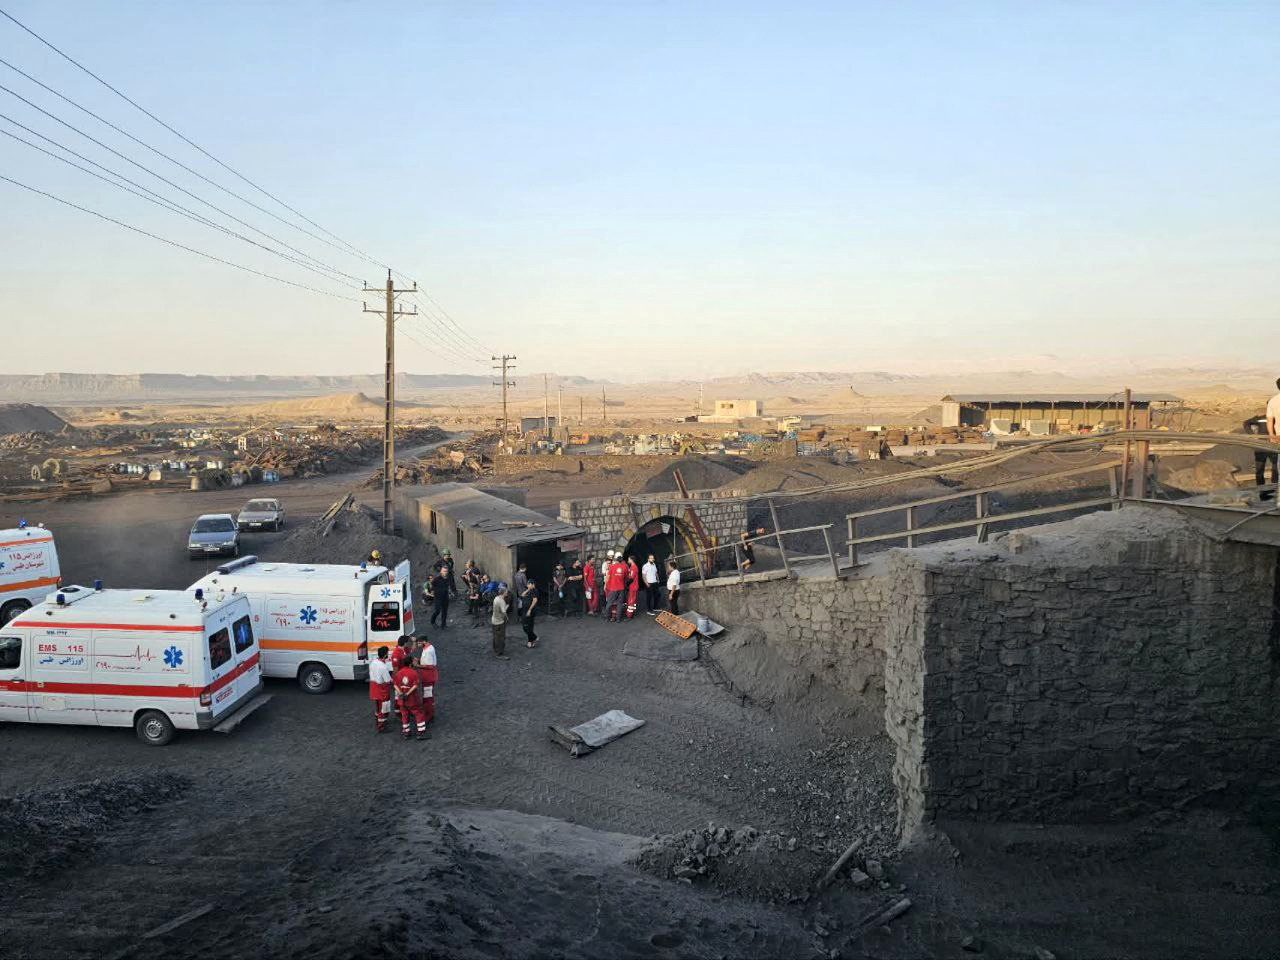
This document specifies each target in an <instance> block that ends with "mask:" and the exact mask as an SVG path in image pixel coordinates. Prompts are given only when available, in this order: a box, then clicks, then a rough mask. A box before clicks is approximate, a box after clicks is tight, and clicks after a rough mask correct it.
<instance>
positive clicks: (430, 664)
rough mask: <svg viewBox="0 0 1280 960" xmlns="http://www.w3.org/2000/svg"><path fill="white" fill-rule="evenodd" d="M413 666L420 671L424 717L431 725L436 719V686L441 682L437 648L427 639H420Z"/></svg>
mask: <svg viewBox="0 0 1280 960" xmlns="http://www.w3.org/2000/svg"><path fill="white" fill-rule="evenodd" d="M413 665H414V667H415V668H416V669H417V671H418V685H419V687H420V688H421V690H422V715H423V716H424V717H426V718H427V723H430V722H431V721H432V720H434V719H435V718H436V684H437V683H439V682H440V667H439V665H438V664H437V662H436V648H435V647H434V646H433V645H432V643H431V641H430V640H428V639H427V638H426V637H419V638H418V644H417V648H416V649H415V650H414V652H413Z"/></svg>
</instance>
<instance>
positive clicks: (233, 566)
mask: <svg viewBox="0 0 1280 960" xmlns="http://www.w3.org/2000/svg"><path fill="white" fill-rule="evenodd" d="M257 562H258V557H257V554H253V553H250V554H248V555H247V556H243V557H240V558H239V559H237V560H232V561H231V562H230V563H224V564H223V565H222V566H220V567H218V573H231V572H232V571H234V570H243V569H244V568H245V567H249V566H252V565H253V564H255V563H257Z"/></svg>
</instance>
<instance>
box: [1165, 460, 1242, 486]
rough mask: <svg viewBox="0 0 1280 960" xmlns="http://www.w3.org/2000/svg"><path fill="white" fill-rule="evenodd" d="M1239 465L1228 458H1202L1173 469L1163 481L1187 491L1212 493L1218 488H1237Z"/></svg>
mask: <svg viewBox="0 0 1280 960" xmlns="http://www.w3.org/2000/svg"><path fill="white" fill-rule="evenodd" d="M1237 469H1238V468H1237V467H1236V465H1235V464H1233V463H1228V462H1227V461H1226V460H1201V461H1200V462H1198V463H1196V464H1194V465H1193V466H1189V467H1183V468H1181V469H1179V470H1171V471H1170V472H1169V473H1168V475H1167V476H1164V477H1162V478H1161V482H1162V483H1164V484H1166V485H1167V486H1170V487H1176V488H1177V489H1179V490H1185V491H1186V492H1187V493H1212V492H1214V491H1217V490H1235V489H1236V488H1237V487H1238V486H1239V484H1237V483H1236V471H1237Z"/></svg>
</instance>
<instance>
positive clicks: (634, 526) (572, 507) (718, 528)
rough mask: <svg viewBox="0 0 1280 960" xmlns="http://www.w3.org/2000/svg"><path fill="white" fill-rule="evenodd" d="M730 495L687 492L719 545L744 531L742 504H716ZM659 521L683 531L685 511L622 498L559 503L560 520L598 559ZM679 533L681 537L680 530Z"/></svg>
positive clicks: (683, 547)
mask: <svg viewBox="0 0 1280 960" xmlns="http://www.w3.org/2000/svg"><path fill="white" fill-rule="evenodd" d="M627 459H634V458H627ZM732 493H733V491H730V492H729V493H723V494H719V495H718V496H713V494H712V491H709V490H695V491H691V492H690V497H691V498H697V499H698V500H699V501H700V502H699V503H698V505H697V507H696V508H695V510H696V511H697V514H698V518H699V519H700V520H701V521H702V525H703V527H705V528H706V531H707V534H708V535H709V536H712V537H718V538H719V539H720V541H721V542H722V543H724V542H728V541H729V540H731V539H736V538H737V537H738V535H739V534H740V533H742V531H743V530H745V529H746V528H747V508H746V507H745V506H744V505H743V504H741V503H717V502H716V501H717V499H718V498H719V497H723V496H730V495H732ZM659 517H674V518H675V519H676V521H677V528H680V527H681V525H684V529H687V523H688V521H687V508H685V507H683V506H677V505H674V504H666V503H660V504H657V505H654V506H648V505H637V506H634V507H633V506H632V503H631V500H630V498H628V497H625V496H619V497H594V498H589V499H581V500H562V501H560V519H561V520H563V521H564V522H565V523H571V524H573V525H574V526H576V527H582V528H583V529H584V530H586V531H587V537H586V552H587V553H588V554H596V555H599V554H601V553H603V552H604V551H605V550H614V549H622V548H623V547H625V546H626V545H627V542H628V541H629V540H630V539H631V538H632V537H633V536H635V534H636V531H637V530H638V529H639V528H640V527H642V526H644V525H645V524H646V523H648V522H649V521H650V520H656V519H658V518H659ZM681 533H682V534H683V530H681ZM689 549H690V548H689V547H688V546H687V545H680V547H679V552H681V553H684V552H686V551H687V550H689ZM681 566H683V567H691V566H693V564H692V562H691V561H690V560H685V561H682V563H681Z"/></svg>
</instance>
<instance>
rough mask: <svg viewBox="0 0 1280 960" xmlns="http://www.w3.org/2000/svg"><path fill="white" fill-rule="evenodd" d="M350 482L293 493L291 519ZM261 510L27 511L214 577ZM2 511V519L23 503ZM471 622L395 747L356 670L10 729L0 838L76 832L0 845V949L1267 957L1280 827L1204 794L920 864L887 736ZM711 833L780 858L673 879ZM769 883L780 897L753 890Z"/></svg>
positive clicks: (71, 546) (100, 565)
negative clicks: (139, 721) (230, 718)
mask: <svg viewBox="0 0 1280 960" xmlns="http://www.w3.org/2000/svg"><path fill="white" fill-rule="evenodd" d="M358 480H359V477H354V478H353V477H350V476H348V477H346V478H341V477H327V478H319V479H314V480H306V481H296V482H289V483H285V484H281V485H280V486H279V487H278V488H276V490H275V491H273V492H275V493H276V494H277V495H279V496H280V497H281V498H282V499H283V500H284V501H285V504H286V507H287V509H288V510H289V518H290V526H291V527H293V526H296V525H298V524H301V523H304V522H306V520H307V519H308V518H309V517H314V516H316V515H318V514H319V513H320V512H321V511H323V510H324V508H326V507H327V506H328V505H329V504H330V503H332V502H333V501H334V500H335V499H337V498H338V496H340V495H341V494H342V493H344V492H345V490H346V489H347V488H348V487H351V486H354V485H355V483H356V482H358ZM373 496H376V493H373V492H369V491H365V492H363V494H362V498H363V499H365V500H366V501H367V500H368V499H370V497H373ZM244 499H246V495H245V494H244V493H243V492H242V491H228V492H206V493H192V492H190V491H177V492H173V493H128V494H121V495H118V496H113V497H110V498H103V499H101V500H82V501H65V502H57V503H45V504H41V505H40V508H39V509H40V514H39V515H35V514H32V515H28V514H25V513H22V514H21V515H22V516H25V517H26V518H27V519H29V520H31V521H32V522H36V521H43V522H45V523H47V524H48V525H49V526H50V527H51V528H52V529H54V530H55V532H56V533H57V536H58V540H59V547H60V553H61V555H62V557H63V563H64V572H65V575H66V577H67V579H68V580H72V581H76V580H79V581H82V582H83V581H87V580H91V579H92V578H93V577H102V578H103V579H105V580H106V582H107V584H108V585H110V586H152V587H185V586H186V585H188V584H189V583H191V582H192V581H193V580H195V579H197V577H199V576H200V575H202V574H203V572H204V571H205V566H206V565H205V564H204V563H201V562H189V561H187V560H185V559H184V558H183V555H182V537H183V536H184V535H185V531H186V529H187V527H188V525H189V523H190V520H191V518H192V517H194V516H195V515H196V514H198V513H202V512H212V511H216V510H224V509H233V508H234V507H238V506H239V505H240V503H241V501H243V500H244ZM4 510H5V513H4V515H0V525H7V524H8V523H10V522H12V521H14V520H15V519H16V518H17V515H18V513H19V510H18V508H15V507H13V505H9V504H6V505H5V506H4ZM288 534H289V530H288V529H287V530H286V531H285V533H284V534H280V535H277V534H260V535H259V534H254V535H251V536H250V538H249V543H248V544H247V548H248V549H257V548H261V549H263V550H264V552H268V551H271V550H275V549H279V547H280V543H281V540H280V538H281V537H284V536H287V535H288ZM254 544H256V545H257V546H256V547H255V546H254ZM459 613H460V611H459V608H457V607H455V608H454V621H453V623H452V624H451V626H450V627H449V628H448V629H447V630H444V631H436V632H434V633H433V634H432V639H433V641H434V642H435V644H436V647H437V649H438V651H439V657H440V662H441V670H442V681H441V684H440V687H439V715H438V718H437V721H436V724H435V726H434V730H433V738H432V739H431V740H430V741H428V742H425V743H418V742H408V743H405V742H402V741H401V740H400V739H399V737H398V736H397V735H395V734H394V733H389V734H385V735H381V736H379V735H376V734H375V733H374V732H373V723H372V718H371V717H370V712H371V708H370V703H369V701H368V699H367V695H366V692H365V690H364V689H363V688H362V687H361V686H359V685H356V684H338V685H337V687H336V689H335V690H334V691H333V692H332V693H330V694H328V695H326V696H321V697H314V696H308V695H306V694H304V693H303V692H302V691H301V690H300V689H298V687H297V686H296V684H293V683H291V682H285V681H272V682H270V683H269V692H271V693H272V694H273V700H272V702H271V703H269V704H268V705H267V706H266V707H264V708H263V709H262V710H260V711H259V712H258V713H257V714H255V715H254V716H253V717H252V718H250V719H249V720H248V721H247V722H246V723H245V724H244V725H243V726H241V727H240V728H239V729H238V730H236V731H235V732H234V733H233V734H231V735H229V736H225V737H224V736H219V735H215V734H203V735H199V734H187V735H183V736H182V737H180V738H179V739H178V740H177V741H176V742H175V743H174V744H172V745H171V746H169V747H167V748H164V749H160V750H156V749H149V748H146V747H144V746H142V745H140V744H139V743H137V742H136V740H135V739H134V737H133V735H132V733H131V732H129V731H127V730H123V731H122V730H106V729H97V728H88V727H58V726H41V727H28V726H5V727H0V756H2V757H3V762H2V763H0V829H2V830H3V831H4V832H5V833H6V834H8V835H9V836H11V837H12V836H15V835H18V834H21V833H22V832H23V831H27V832H30V833H31V835H33V836H39V837H62V838H64V839H63V840H60V841H58V842H49V843H47V844H45V845H41V844H19V845H13V844H11V845H9V846H3V845H0V854H4V856H3V857H0V883H2V884H3V885H4V888H5V889H6V890H7V895H6V898H5V907H4V910H3V911H0V942H2V943H3V948H0V953H2V954H3V955H5V956H6V957H8V956H13V957H59V958H61V957H72V958H80V957H84V958H89V957H102V956H130V957H170V956H173V955H175V954H182V955H195V954H200V955H202V956H207V957H242V956H243V957H248V956H254V957H256V956H261V955H263V954H271V955H277V956H307V957H345V956H350V955H353V954H357V953H358V954H361V955H367V956H373V957H427V956H431V957H444V958H453V957H459V958H469V957H529V958H540V957H548V956H567V957H761V958H765V957H815V958H816V957H823V958H831V957H835V956H844V957H854V956H870V957H887V958H908V957H943V956H968V955H972V950H973V948H975V947H976V948H977V949H978V950H980V951H981V952H982V955H983V956H988V957H1011V958H1013V957H1018V958H1025V957H1031V956H1036V955H1037V954H1036V953H1035V951H1036V950H1037V948H1038V949H1040V950H1044V951H1049V952H1050V953H1052V954H1053V955H1054V956H1057V957H1059V958H1062V960H1071V958H1078V957H1097V956H1103V955H1116V954H1121V955H1127V956H1135V957H1152V958H1163V957H1181V956H1186V957H1191V956H1195V957H1223V958H1227V957H1242V956H1267V955H1275V945H1276V940H1275V938H1274V931H1275V930H1276V929H1280V909H1278V907H1277V904H1278V903H1280V854H1278V852H1277V847H1276V844H1275V840H1274V837H1275V834H1274V828H1273V833H1272V834H1270V835H1269V834H1267V833H1266V832H1264V830H1263V829H1262V828H1261V827H1259V826H1258V825H1254V824H1248V823H1240V822H1237V821H1235V820H1232V819H1230V818H1229V817H1225V816H1217V817H1212V816H1210V815H1206V814H1195V813H1191V812H1187V813H1186V814H1185V815H1183V814H1179V815H1177V816H1173V817H1168V818H1162V819H1161V820H1159V821H1146V822H1142V823H1131V824H1122V825H1111V826H1095V827H1079V828H1062V827H1052V828H1041V827H1038V826H1035V825H1027V826H1009V827H999V828H995V827H980V826H974V825H963V826H959V825H953V826H947V827H945V830H946V834H945V836H943V837H941V838H939V839H937V840H935V841H933V842H931V843H926V844H922V845H920V846H918V847H916V848H913V849H911V850H909V851H907V852H906V853H905V854H902V855H899V854H897V853H896V852H895V841H896V837H895V836H894V835H893V807H894V801H893V794H892V788H891V786H890V783H889V778H888V766H889V763H890V762H891V750H890V746H889V744H888V743H887V740H886V739H885V737H884V736H883V735H882V734H873V735H868V736H864V737H857V738H854V737H845V738H843V739H840V740H834V739H833V738H832V737H831V736H828V735H827V734H824V732H823V731H822V730H821V729H820V728H819V727H818V725H817V724H815V723H813V722H812V720H811V719H810V718H806V717H804V716H794V715H788V714H786V713H785V712H783V711H778V712H771V711H769V710H767V709H765V708H763V707H761V706H759V705H757V704H754V703H751V702H749V701H744V700H743V699H741V698H740V697H737V696H735V695H733V694H732V693H730V692H729V691H728V690H727V689H726V687H725V686H724V685H723V684H722V683H721V682H720V680H721V677H720V675H719V674H718V672H717V670H716V666H715V659H714V657H715V652H716V651H715V647H714V646H712V647H711V648H710V649H704V651H703V653H704V656H703V657H702V658H700V659H698V660H694V661H687V662H660V661H652V660H645V659H640V658H637V657H633V656H627V655H626V654H625V653H624V648H625V646H626V644H627V641H628V640H631V639H635V638H643V637H645V636H651V635H657V633H658V631H659V628H658V627H656V625H655V624H654V623H653V621H652V620H650V619H649V618H647V617H641V618H640V619H639V620H638V621H637V622H634V623H630V624H623V625H619V626H609V625H606V624H602V623H600V622H598V621H595V620H590V619H588V620H570V621H567V622H561V621H553V622H550V623H545V624H539V627H538V632H539V633H540V634H541V644H540V646H539V647H538V648H537V649H533V650H531V649H528V648H526V647H525V645H524V644H523V643H522V642H520V641H521V640H522V639H523V638H522V635H521V634H520V633H519V631H518V629H516V628H514V627H513V628H512V630H511V631H510V634H509V639H508V652H509V653H511V655H512V657H511V660H510V661H507V662H501V661H495V660H493V659H492V658H491V657H490V656H489V654H488V643H489V638H488V630H487V629H486V628H485V627H484V625H483V624H479V625H475V626H472V625H470V624H469V623H466V622H465V617H464V616H462V617H460V616H459ZM612 708H618V709H622V710H625V711H627V712H628V713H630V714H632V715H633V716H635V717H638V718H640V719H643V720H645V721H646V723H645V726H644V727H642V728H641V729H640V730H638V731H636V732H635V733H632V734H630V735H628V736H627V737H625V738H623V739H621V740H619V741H617V742H616V743H613V744H610V745H609V746H607V747H605V748H604V749H602V750H600V751H598V752H596V753H593V754H591V755H589V756H587V757H585V758H582V759H576V760H575V759H572V758H570V757H569V756H568V754H567V753H565V752H564V751H563V750H562V749H561V748H559V747H558V746H556V745H554V744H553V743H552V742H551V741H550V739H549V738H548V736H547V725H548V724H551V723H559V724H572V723H577V722H581V721H583V720H586V719H589V718H590V717H593V716H596V715H597V714H599V713H602V712H604V711H605V710H608V709H612ZM720 827H724V828H726V829H730V830H732V831H734V833H735V835H746V831H747V830H748V828H749V829H750V830H751V831H755V832H758V833H759V834H761V835H766V836H769V837H770V838H777V839H776V840H775V839H770V840H769V844H768V850H769V851H770V852H768V853H767V855H760V856H755V855H752V856H747V854H743V855H742V859H741V860H737V861H734V862H732V863H729V864H727V865H726V866H725V867H724V868H723V869H721V868H716V869H713V870H711V871H709V872H708V875H706V876H704V875H699V876H697V877H696V878H692V877H691V878H689V882H685V881H683V880H679V879H673V878H671V875H670V870H669V869H668V868H669V867H670V866H671V863H672V861H671V858H667V859H666V860H664V858H663V856H661V855H659V854H661V852H662V851H669V850H674V849H676V847H677V845H678V844H688V843H691V842H693V841H692V840H691V839H690V838H692V836H693V834H694V832H700V831H708V830H710V832H711V833H712V834H714V833H715V831H716V829H717V828H720ZM68 836H74V837H75V838H76V842H75V843H70V842H67V841H66V840H65V838H66V837H68ZM855 838H858V839H861V840H863V842H864V843H865V844H866V848H865V851H863V852H862V853H860V854H859V856H858V858H857V859H856V860H855V862H856V863H857V864H858V865H859V866H860V867H865V868H866V869H867V870H869V871H870V870H871V869H872V868H871V865H870V864H868V863H866V858H867V857H872V858H873V859H878V861H879V863H880V868H879V870H877V871H876V872H880V870H882V871H883V876H882V878H876V879H873V880H872V882H871V883H870V884H869V885H868V887H867V888H866V889H857V888H855V887H854V886H852V885H851V884H850V883H849V882H847V881H846V880H842V881H841V882H840V883H838V884H837V885H836V887H835V888H833V890H831V891H830V892H828V893H827V894H826V895H825V896H824V897H822V898H820V899H818V900H810V901H808V902H805V901H804V899H803V897H802V896H800V895H801V894H802V893H803V891H804V889H805V888H806V886H807V884H806V883H805V880H806V878H813V879H816V877H817V875H818V874H820V873H821V871H822V869H823V868H824V867H825V865H827V864H829V863H830V862H832V861H833V860H834V859H835V857H836V855H837V854H838V853H839V851H840V850H841V849H843V848H844V846H845V845H846V844H847V843H849V842H850V841H851V840H853V839H855ZM793 841H794V842H793ZM17 851H20V855H19V852H17ZM655 851H656V853H655ZM728 859H732V857H730V858H728ZM762 874H764V875H767V876H768V877H770V878H780V879H781V880H782V881H784V882H783V883H782V887H783V888H785V889H784V890H783V893H784V894H789V895H778V894H777V893H776V891H775V893H773V894H769V895H764V896H763V897H762V895H761V894H760V893H759V891H760V890H762V889H763V888H764V887H765V886H766V885H765V884H761V883H759V882H758V881H759V878H760V876H761V875H762ZM753 891H754V892H753ZM741 894H748V895H747V896H743V895H741ZM902 897H908V898H910V899H911V900H912V902H913V905H912V907H911V909H910V910H908V912H907V913H906V914H904V915H903V916H902V917H901V918H900V919H899V920H896V921H894V922H893V923H892V924H890V925H888V926H887V927H885V928H884V930H883V931H882V930H881V928H880V927H879V926H876V925H874V924H871V925H867V924H864V923H863V921H864V920H865V919H866V918H867V917H869V916H871V915H874V914H875V913H876V912H877V911H878V910H880V909H881V908H883V907H884V906H885V905H886V904H889V903H893V902H895V901H897V900H899V899H901V898H902ZM796 898H798V902H792V903H787V902H777V901H780V900H781V901H786V900H790V899H796ZM206 905H211V906H210V909H209V910H208V911H207V912H204V913H201V914H200V915H198V916H196V917H194V918H193V919H191V920H189V921H188V922H186V923H184V924H183V925H181V926H180V927H178V928H176V929H174V930H172V931H171V932H167V933H160V934H157V935H153V936H151V937H147V936H146V934H147V933H148V932H149V931H154V930H156V929H157V928H160V927H162V926H163V925H164V924H166V923H168V922H171V921H174V920H178V919H182V918H183V917H185V916H187V915H189V914H191V913H192V912H193V911H197V910H200V909H202V908H203V907H205V906H206ZM1224 918H1225V919H1224ZM966 938H973V939H972V940H971V941H970V940H968V939H966ZM1044 955H1045V954H1040V956H1041V957H1043V956H1044Z"/></svg>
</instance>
